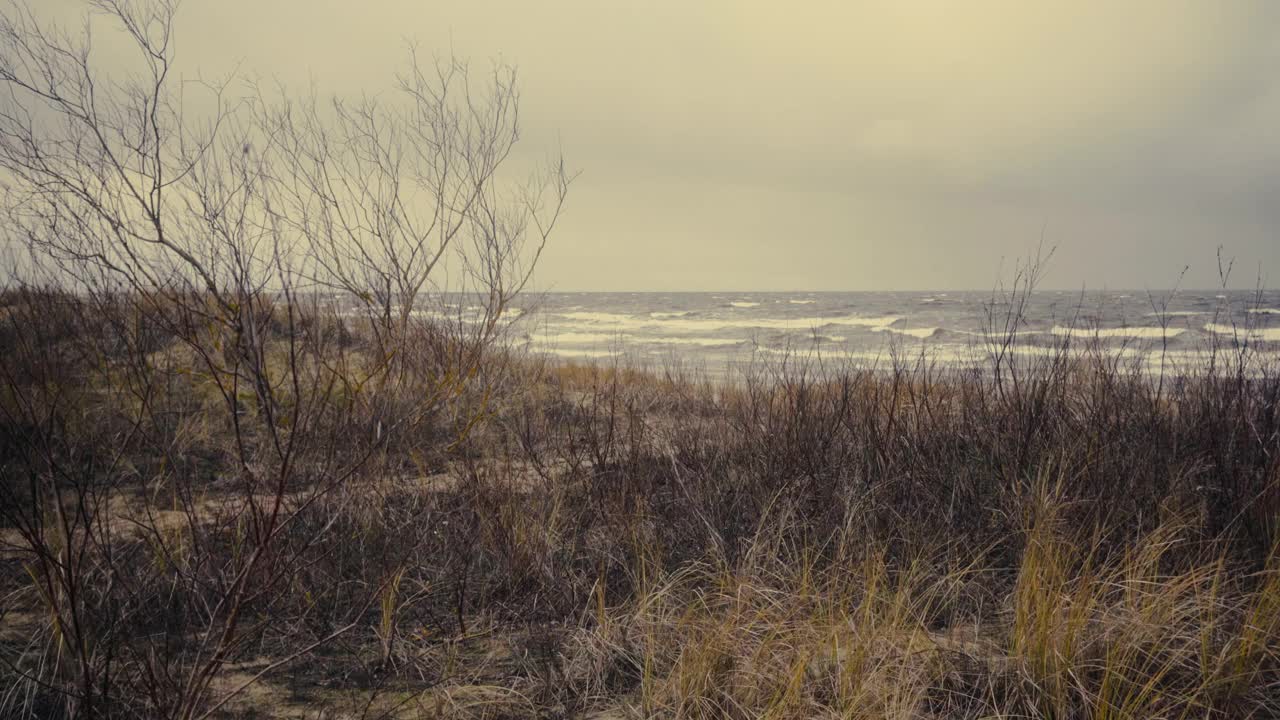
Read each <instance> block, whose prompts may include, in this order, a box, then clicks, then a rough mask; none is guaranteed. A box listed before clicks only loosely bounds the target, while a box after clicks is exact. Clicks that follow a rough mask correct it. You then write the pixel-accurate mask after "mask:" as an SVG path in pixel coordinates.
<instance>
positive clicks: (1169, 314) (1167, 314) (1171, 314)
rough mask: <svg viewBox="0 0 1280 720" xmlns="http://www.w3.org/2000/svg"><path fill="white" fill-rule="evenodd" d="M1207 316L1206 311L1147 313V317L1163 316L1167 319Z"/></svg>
mask: <svg viewBox="0 0 1280 720" xmlns="http://www.w3.org/2000/svg"><path fill="white" fill-rule="evenodd" d="M1205 314H1207V312H1206V311H1205V310H1170V311H1169V312H1163V313H1159V312H1149V313H1147V317H1160V316H1162V315H1163V316H1165V317H1192V316H1195V315H1205Z"/></svg>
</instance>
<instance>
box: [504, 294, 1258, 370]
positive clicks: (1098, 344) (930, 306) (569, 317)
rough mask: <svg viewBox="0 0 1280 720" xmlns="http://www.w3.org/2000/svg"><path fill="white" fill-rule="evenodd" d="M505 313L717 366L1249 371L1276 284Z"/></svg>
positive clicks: (780, 299) (612, 299)
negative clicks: (1066, 362) (799, 362)
mask: <svg viewBox="0 0 1280 720" xmlns="http://www.w3.org/2000/svg"><path fill="white" fill-rule="evenodd" d="M506 321H507V322H508V323H509V325H508V333H507V337H508V340H509V341H510V342H511V343H512V344H513V345H514V346H516V347H518V348H522V349H525V350H527V351H529V352H532V353H537V354H541V355H546V356H549V357H553V358H559V359H563V360H566V361H571V362H591V363H597V364H599V363H610V364H612V363H624V364H631V365H635V364H640V365H646V366H661V365H664V364H671V363H677V364H680V365H682V366H685V367H689V366H692V367H696V368H699V369H701V370H703V371H706V372H709V373H711V374H716V375H718V374H722V373H724V372H727V371H731V370H732V369H733V368H735V367H740V366H743V365H748V364H757V363H760V362H762V361H768V360H769V359H771V358H773V359H777V358H790V359H795V358H807V359H811V360H819V361H823V362H830V363H839V364H842V365H849V366H854V367H863V368H877V367H880V368H883V367H890V366H892V364H893V363H894V362H899V363H900V362H903V361H910V362H920V361H924V362H927V363H929V364H930V365H932V366H935V367H956V368H980V367H983V366H986V365H989V364H990V362H991V359H992V355H993V353H1002V354H1004V355H1005V356H1008V357H1014V358H1017V357H1025V358H1035V357H1043V356H1049V355H1052V354H1054V353H1056V352H1058V351H1060V350H1061V349H1062V348H1064V347H1067V348H1070V349H1072V350H1073V351H1080V352H1086V351H1088V352H1094V353H1104V354H1106V355H1108V356H1112V357H1116V358H1119V359H1122V360H1124V361H1126V362H1128V363H1130V364H1131V365H1132V366H1133V367H1137V368H1138V369H1140V370H1142V371H1144V372H1153V373H1155V372H1160V373H1164V372H1172V371H1177V370H1197V369H1200V368H1203V367H1205V366H1206V365H1207V364H1208V363H1210V362H1211V361H1212V359H1213V358H1218V359H1219V362H1221V359H1222V358H1223V357H1224V356H1227V355H1233V356H1238V355H1240V354H1241V353H1240V352H1239V351H1243V354H1244V355H1245V356H1247V358H1248V360H1249V362H1250V364H1251V367H1253V368H1254V369H1255V370H1257V371H1261V370H1265V369H1266V368H1268V367H1270V366H1271V365H1274V364H1275V363H1276V361H1277V360H1280V291H1256V290H1253V291H1239V290H1235V291H1228V290H1207V291H1188V290H1178V291H1170V290H1163V291H1150V290H1130V291H1087V292H1085V291H1035V292H1032V293H1030V294H1022V295H1019V294H1010V293H1000V292H994V293H993V292H991V291H985V292H983V291H970V292H929V291H914V292H621V293H619V292H550V293H541V294H525V295H523V296H521V297H520V299H519V301H518V302H517V303H516V305H515V306H514V307H513V308H512V310H511V311H509V312H508V314H507V318H506ZM1010 331H1014V334H1013V335H1012V337H1013V342H1012V343H1011V344H1009V345H1008V346H1006V344H1005V340H1006V339H1008V338H1010V337H1011V334H1010Z"/></svg>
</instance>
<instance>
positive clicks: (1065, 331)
mask: <svg viewBox="0 0 1280 720" xmlns="http://www.w3.org/2000/svg"><path fill="white" fill-rule="evenodd" d="M1050 332H1052V333H1053V334H1054V335H1068V336H1071V337H1081V338H1117V337H1120V338H1134V339H1149V338H1160V337H1171V338H1172V337H1177V336H1179V335H1181V334H1182V333H1184V332H1186V330H1184V329H1182V328H1169V329H1167V330H1166V329H1165V328H1158V327H1119V328H1089V327H1077V328H1065V327H1061V326H1054V328H1053V330H1051V331H1050Z"/></svg>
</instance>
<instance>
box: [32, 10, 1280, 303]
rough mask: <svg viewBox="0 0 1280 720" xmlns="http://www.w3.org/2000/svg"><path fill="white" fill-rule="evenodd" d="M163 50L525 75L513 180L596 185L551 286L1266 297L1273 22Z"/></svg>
mask: <svg viewBox="0 0 1280 720" xmlns="http://www.w3.org/2000/svg"><path fill="white" fill-rule="evenodd" d="M44 2H47V3H49V4H48V5H46V6H45V7H47V8H52V9H53V11H54V12H57V13H64V14H65V13H67V12H78V11H80V9H82V7H83V6H82V5H81V4H80V3H79V2H77V1H76V0H44ZM42 4H43V3H42ZM177 33H178V34H177V39H176V42H177V48H178V50H177V54H178V61H179V67H180V68H181V70H182V72H183V74H184V75H192V74H194V73H196V72H202V73H205V74H210V75H214V74H219V73H225V72H227V71H228V70H230V69H232V68H234V67H237V66H238V67H239V68H240V69H241V71H242V72H251V73H255V74H259V75H261V76H264V77H269V78H272V79H275V80H278V81H279V82H282V83H284V84H285V85H287V86H290V87H299V88H305V87H306V86H307V85H308V84H309V83H314V84H315V85H316V86H317V87H318V88H319V89H320V90H321V91H322V92H328V93H335V94H339V95H354V94H359V93H371V94H372V93H390V92H393V89H392V88H393V86H394V74H395V72H396V70H397V69H398V68H400V67H401V66H402V65H403V63H404V61H405V59H406V57H407V53H406V47H407V44H408V43H409V42H415V43H417V44H418V46H419V47H420V48H421V50H422V51H423V52H428V53H437V54H441V55H449V54H453V55H456V56H458V57H461V58H466V59H470V60H471V61H472V63H473V64H477V63H480V64H483V63H489V62H492V61H494V60H497V59H500V60H501V61H504V62H508V63H512V64H514V65H516V66H517V67H518V68H519V72H520V79H521V114H522V118H523V127H524V134H523V137H522V140H521V146H520V152H521V155H520V158H521V159H518V160H517V162H521V161H531V160H532V159H534V158H541V157H545V156H546V154H547V153H548V152H554V151H556V150H557V149H559V150H561V151H562V152H563V153H564V156H565V158H566V161H567V163H568V164H569V165H570V166H571V167H572V168H575V169H577V170H580V171H581V175H580V176H579V178H578V180H577V181H576V182H575V184H574V186H573V188H572V190H571V193H570V197H569V200H568V204H567V207H566V211H565V214H564V216H563V218H562V222H561V224H560V225H559V226H558V228H557V232H556V234H555V235H554V236H553V237H552V239H551V242H550V244H549V246H548V248H547V250H546V253H545V255H544V256H543V259H542V262H541V264H540V265H539V267H538V270H537V273H536V275H535V278H534V280H535V283H536V284H537V286H538V287H539V288H540V289H544V290H628V291H637V290H658V291H670V290H732V289H736V290H890V289H939V290H941V289H983V288H990V287H991V286H992V285H993V283H994V282H995V281H996V280H997V279H998V278H999V277H1000V276H1001V275H1002V274H1003V275H1004V276H1006V277H1007V275H1008V273H1009V269H1010V268H1011V267H1012V266H1013V264H1014V263H1016V262H1017V260H1018V259H1019V258H1025V257H1027V256H1029V255H1031V254H1034V252H1035V250H1036V247H1037V245H1038V244H1039V243H1040V242H1041V238H1042V237H1043V239H1044V243H1045V244H1046V245H1048V246H1055V247H1056V248H1057V251H1056V254H1055V256H1054V258H1053V260H1052V262H1051V263H1050V264H1049V266H1048V268H1047V272H1046V275H1045V277H1044V280H1043V281H1042V284H1043V286H1044V287H1051V288H1069V289H1076V288H1081V287H1088V288H1116V289H1119V288H1127V289H1128V288H1164V287H1169V286H1171V285H1172V284H1173V283H1174V282H1175V281H1177V280H1178V277H1179V274H1180V273H1181V272H1182V270H1183V268H1184V266H1189V270H1188V271H1187V274H1186V277H1185V278H1184V279H1183V281H1182V285H1183V286H1184V287H1196V288H1211V287H1215V286H1217V285H1218V284H1219V277H1218V265H1217V248H1218V247H1219V246H1222V247H1223V253H1224V254H1225V255H1226V256H1227V257H1230V258H1234V259H1235V260H1236V269H1235V274H1234V276H1233V278H1232V285H1233V286H1244V287H1249V286H1252V285H1254V284H1255V283H1256V282H1257V281H1258V279H1259V276H1261V278H1262V281H1263V282H1264V283H1266V284H1268V285H1269V286H1274V285H1275V284H1276V283H1277V282H1280V3H1277V2H1273V1H1270V0H1260V1H1259V2H1245V1H1243V0H1216V1H1214V2H1205V1H1202V0H1197V1H1194V2H1184V1H1182V0H1127V1H1126V2H1122V3H1117V2H1112V1H1109V0H1107V1H1102V0H1074V1H1071V2H1059V1H1057V0H1039V1H1037V2H1025V1H1019V0H1002V1H999V2H996V1H991V0H965V1H964V2H960V1H959V0H955V1H950V2H947V1H942V0H937V1H933V2H926V1H924V0H884V1H880V0H844V1H843V2H827V1H821V2H819V1H809V2H802V1H799V0H797V1H796V2H788V3H783V2H777V1H776V0H764V1H762V0H648V1H646V2H638V1H632V2H622V1H621V0H545V1H542V2H527V1H523V2H517V1H515V0H507V1H503V2H499V1H498V0H362V1H360V2H354V1H350V0H348V1H338V0H216V1H215V0H185V2H184V3H183V4H182V6H181V11H180V14H179V18H178V27H177ZM96 47H97V48H98V49H97V50H96V52H97V57H96V59H97V60H98V61H99V62H101V63H103V65H104V67H107V68H109V67H111V65H112V64H113V63H116V62H119V61H120V60H119V59H118V58H116V57H115V56H114V55H115V50H114V49H113V46H112V44H111V43H109V42H107V43H101V44H99V45H97V46H96Z"/></svg>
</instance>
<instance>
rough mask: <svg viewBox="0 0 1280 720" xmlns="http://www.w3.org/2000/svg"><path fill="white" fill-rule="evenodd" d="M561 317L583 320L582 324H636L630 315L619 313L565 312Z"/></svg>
mask: <svg viewBox="0 0 1280 720" xmlns="http://www.w3.org/2000/svg"><path fill="white" fill-rule="evenodd" d="M559 315H560V316H561V317H566V318H569V319H570V320H581V321H582V322H589V323H600V324H610V325H626V324H635V323H636V319H635V318H634V317H632V316H630V315H622V314H619V313H607V312H589V311H579V312H564V313H559Z"/></svg>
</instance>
